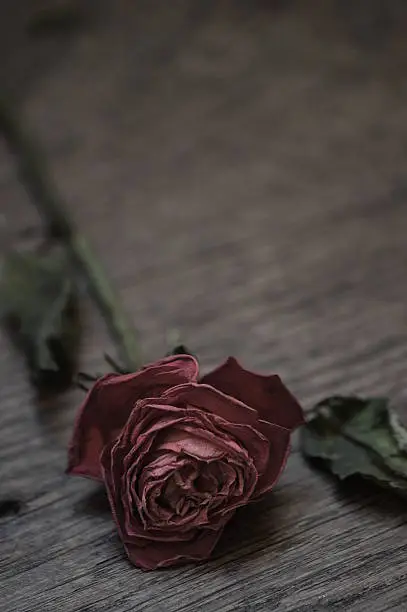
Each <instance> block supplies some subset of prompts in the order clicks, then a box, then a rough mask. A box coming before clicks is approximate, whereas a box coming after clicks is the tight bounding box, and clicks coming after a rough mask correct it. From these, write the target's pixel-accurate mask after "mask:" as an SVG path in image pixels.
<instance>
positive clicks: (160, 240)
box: [0, 0, 407, 612]
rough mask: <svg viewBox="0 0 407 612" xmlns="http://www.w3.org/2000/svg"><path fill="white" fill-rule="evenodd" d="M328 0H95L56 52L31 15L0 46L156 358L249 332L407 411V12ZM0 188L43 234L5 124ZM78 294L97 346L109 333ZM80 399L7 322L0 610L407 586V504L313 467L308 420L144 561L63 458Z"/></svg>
mask: <svg viewBox="0 0 407 612" xmlns="http://www.w3.org/2000/svg"><path fill="white" fill-rule="evenodd" d="M17 4H18V3H17ZM339 4H340V3H337V2H335V1H333V0H332V1H326V2H322V1H317V2H315V3H313V4H312V9H311V8H310V4H309V3H308V2H301V1H298V2H289V3H287V4H285V3H280V2H278V3H277V2H272V1H271V0H270V1H260V0H256V1H255V2H250V3H245V2H235V3H232V2H227V1H226V0H225V1H220V2H212V1H210V0H197V1H196V2H193V3H191V2H187V1H182V0H174V1H172V2H165V1H164V0H161V1H159V0H154V1H151V0H148V1H147V0H145V1H143V0H140V1H139V2H137V3H134V2H130V1H126V0H118V1H116V2H114V3H113V2H111V3H109V2H107V1H105V2H101V3H100V4H99V5H98V8H96V5H94V6H93V5H92V6H91V9H89V10H90V15H91V16H92V19H90V21H89V24H88V26H87V27H86V28H85V29H81V30H80V31H78V32H77V34H76V35H75V37H74V39H72V38H70V39H69V41H68V40H64V41H59V42H56V43H55V45H54V46H53V47H52V48H53V50H54V55H55V57H43V51H41V50H39V47H38V46H36V45H38V44H41V43H39V42H38V41H35V42H34V41H32V40H28V39H25V38H24V36H23V35H22V34H21V32H20V31H19V37H18V36H17V35H16V36H17V38H16V40H18V41H19V42H18V44H19V45H20V46H19V50H18V54H17V55H18V58H19V61H18V62H14V60H13V58H14V57H15V56H14V55H13V44H12V40H13V38H12V37H11V36H8V38H7V40H8V41H11V42H10V47H9V52H10V62H9V64H8V69H5V68H4V66H3V68H2V70H3V72H4V75H5V76H4V78H6V77H7V78H8V79H9V81H8V86H9V89H10V90H12V91H13V93H14V94H15V95H16V96H17V97H18V98H19V100H20V102H21V104H22V105H23V109H24V111H25V113H26V114H27V116H28V118H29V120H30V122H31V124H32V126H33V127H34V128H35V130H36V132H37V135H39V136H40V138H41V140H42V142H43V145H44V148H45V151H46V152H47V154H48V156H49V158H50V161H51V166H52V170H53V173H54V175H55V177H56V180H57V181H58V185H59V186H60V189H61V192H62V193H63V195H64V197H65V199H66V202H67V205H68V206H69V207H70V210H71V211H72V214H73V215H74V217H75V218H76V220H77V222H78V223H79V224H80V226H81V228H82V229H83V231H86V233H87V236H88V238H89V240H90V241H91V242H92V244H93V246H94V248H95V249H96V251H97V252H98V253H99V255H100V257H101V259H102V260H103V262H104V264H105V266H106V268H107V269H108V271H109V274H110V275H111V277H112V279H113V280H114V282H115V284H116V286H117V288H118V289H119V290H120V292H121V295H122V297H123V300H124V302H125V304H126V307H127V308H128V310H129V311H130V312H131V313H132V316H133V318H134V321H135V323H136V324H137V326H138V327H139V330H140V337H141V340H142V345H143V350H144V352H145V355H146V359H153V358H156V357H158V356H160V355H162V354H163V353H164V352H165V351H166V349H167V347H166V345H165V338H166V333H167V332H168V330H169V329H174V328H176V329H178V330H179V331H180V333H181V335H182V340H183V341H185V342H186V343H187V344H188V346H190V347H191V349H192V350H193V351H194V352H196V353H197V354H198V355H199V356H200V359H201V362H202V366H203V367H204V368H205V369H206V368H210V367H213V366H214V365H216V364H217V363H218V362H219V361H220V360H221V359H223V358H224V357H225V356H226V355H228V354H234V355H236V356H238V357H239V358H240V359H241V360H242V361H243V362H244V363H245V364H246V365H247V366H248V367H252V368H254V369H258V370H260V371H264V372H267V371H277V372H279V373H280V374H281V375H282V376H283V377H284V379H285V381H286V382H287V384H288V385H289V386H290V388H291V389H292V390H293V392H295V393H296V395H297V396H298V397H299V398H300V400H301V401H302V402H303V404H304V406H305V407H306V408H309V407H310V406H311V405H312V403H313V402H314V401H315V400H317V399H320V398H321V397H323V396H325V395H327V394H330V393H345V392H355V393H360V394H386V395H389V396H390V397H391V398H392V399H393V401H394V403H395V405H396V406H397V408H398V409H399V410H400V413H401V414H403V412H404V414H405V415H407V410H406V408H405V406H406V402H407V385H406V355H407V327H406V322H407V306H406V304H407V283H406V276H407V275H406V273H407V248H406V230H407V209H406V206H407V204H406V199H407V174H406V156H407V153H406V151H407V149H406V143H407V87H406V81H405V73H406V70H405V69H406V62H407V42H406V40H405V37H404V35H403V29H402V23H405V18H406V16H407V12H406V9H405V8H403V6H402V5H403V3H400V2H394V3H393V2H392V3H380V2H374V3H367V2H362V1H361V0H360V1H358V2H355V3H346V10H344V9H343V6H342V7H341V8H339V6H338V5H339ZM389 4H391V6H392V12H391V15H390V16H391V17H392V18H391V19H390V21H389V19H387V18H386V19H385V20H383V23H384V24H385V27H383V28H381V26H380V19H381V18H380V19H375V18H374V14H373V13H374V11H376V12H377V13H378V14H379V16H381V15H383V10H386V11H387V12H388V9H387V8H385V9H384V8H383V7H384V6H385V5H386V7H387V6H388V5H389ZM352 7H353V8H352ZM20 8H21V7H20ZM387 12H386V15H387ZM367 13H368V14H369V18H366V19H364V18H363V17H364V15H366V14H367ZM403 19H404V22H403ZM21 23H22V22H21V21H19V20H18V19H15V20H14V21H13V27H14V28H16V32H17V30H18V28H19V27H21ZM10 27H11V26H10ZM3 28H4V25H3V22H1V27H0V29H3ZM375 36H376V38H377V40H379V39H380V44H377V45H372V44H370V42H369V41H372V40H374V37H375ZM47 48H49V47H47ZM44 49H45V47H44V48H43V50H44ZM36 54H38V55H36ZM34 56H35V58H36V59H35V61H34V60H33V58H34ZM33 62H34V63H33ZM43 66H45V67H46V70H45V68H44V70H42V68H43ZM25 75H26V76H25ZM28 80H29V87H26V86H25V85H26V81H28ZM0 147H1V146H0ZM0 202H1V204H0V207H1V209H0V211H1V215H0V221H1V224H0V236H1V245H2V248H3V249H4V248H6V247H14V248H16V247H24V246H26V245H27V244H29V243H30V242H32V241H35V239H36V237H37V236H38V234H39V232H40V223H39V220H38V218H37V215H36V213H35V211H34V210H33V207H31V206H30V203H29V201H28V198H27V196H26V194H25V193H24V190H23V189H22V187H21V186H20V185H19V184H18V182H17V180H16V177H15V173H14V169H13V163H12V160H11V159H10V158H9V157H8V156H7V154H6V152H5V149H2V148H0ZM4 245H5V246H4ZM84 315H85V317H86V338H85V341H84V346H83V363H82V366H83V367H84V368H86V369H87V370H89V371H94V370H100V369H103V351H104V350H106V349H109V348H111V346H110V342H109V339H108V338H107V335H106V332H105V330H104V327H103V324H102V322H101V321H100V320H99V319H98V318H97V316H96V315H95V313H94V310H93V309H92V306H91V305H90V304H85V307H84ZM81 398H82V395H81V392H80V391H72V392H70V393H68V394H67V395H66V396H64V397H62V398H59V399H57V400H55V399H54V400H47V401H46V400H41V401H40V400H38V398H36V397H35V395H34V393H33V391H32V389H30V387H29V385H28V383H27V376H26V372H25V370H24V368H23V365H22V361H21V359H20V357H19V356H18V355H17V354H16V353H15V351H14V349H12V347H11V346H10V345H9V343H8V341H7V339H6V338H5V337H3V336H1V337H0V498H1V499H5V498H15V499H18V500H21V501H22V502H23V507H22V509H21V512H20V513H19V514H13V513H10V514H8V515H5V516H3V517H2V518H0V539H1V544H0V546H1V547H0V577H1V580H0V601H1V609H2V611H4V612H26V611H37V610H41V611H42V612H48V611H49V612H53V611H55V610H62V611H64V612H73V611H76V610H84V611H87V612H93V611H95V612H96V611H97V612H100V611H106V612H107V611H110V610H114V611H115V612H127V611H131V610H138V611H140V612H142V611H148V612H172V611H174V612H175V611H180V612H181V611H182V612H192V611H195V610H205V612H217V611H219V610H222V611H225V612H228V611H230V612H236V611H238V612H243V611H244V612H254V611H256V612H257V611H259V612H269V611H271V610H273V611H274V610H278V611H284V612H286V611H298V612H299V611H304V612H305V611H309V610H341V611H342V610H351V611H352V610H355V611H365V610H366V611H369V612H373V611H376V612H382V611H383V610H396V611H397V610H400V611H403V610H405V609H406V605H407V587H406V574H407V556H406V541H407V540H406V536H407V527H406V519H407V509H406V508H405V507H404V506H403V504H402V503H401V502H399V501H397V500H395V499H393V498H391V497H384V496H383V494H382V493H380V492H377V491H374V490H373V491H372V490H359V489H356V490H355V488H354V487H353V488H350V487H346V488H344V487H339V486H337V485H336V484H335V483H334V482H333V481H332V480H330V479H329V478H328V477H327V476H324V475H322V474H320V473H316V472H314V471H313V470H312V469H311V467H310V466H308V465H307V464H306V463H305V462H304V461H303V459H302V458H301V456H300V454H299V453H298V449H297V441H296V440H295V441H294V450H293V453H292V456H291V458H290V460H289V464H288V468H287V470H286V472H285V474H284V477H283V478H282V480H281V483H280V485H279V486H278V487H277V490H276V491H275V493H274V494H272V495H270V496H269V498H268V499H267V500H265V501H264V502H262V503H261V504H259V505H258V506H257V507H252V508H250V509H247V510H243V511H241V513H240V514H239V516H238V517H237V519H236V521H235V522H234V523H233V524H232V525H231V526H230V528H229V529H228V531H227V533H226V534H225V537H224V539H223V541H222V542H221V544H220V547H219V549H218V550H217V553H216V556H215V558H214V560H213V561H211V562H210V563H208V564H204V565H201V566H188V567H187V568H183V569H175V570H167V571H161V572H153V573H143V572H141V571H139V570H137V569H135V568H133V567H132V566H130V565H129V564H128V563H127V561H126V560H125V558H124V555H123V552H122V549H121V546H120V543H119V541H118V538H117V536H116V534H115V530H114V527H113V524H112V521H111V518H110V515H109V511H108V509H107V507H106V503H105V499H104V497H103V495H102V494H101V493H100V492H99V491H98V490H97V488H95V487H94V486H93V485H92V483H89V482H86V481H81V480H80V479H74V478H68V477H67V476H65V474H64V468H65V460H66V451H65V449H66V444H67V441H68V438H69V435H70V431H71V428H72V423H73V419H74V414H75V410H76V408H77V406H78V404H79V403H80V401H81Z"/></svg>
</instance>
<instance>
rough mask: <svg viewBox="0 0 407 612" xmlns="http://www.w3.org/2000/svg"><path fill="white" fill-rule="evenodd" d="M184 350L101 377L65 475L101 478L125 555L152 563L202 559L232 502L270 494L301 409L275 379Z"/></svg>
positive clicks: (77, 428)
mask: <svg viewBox="0 0 407 612" xmlns="http://www.w3.org/2000/svg"><path fill="white" fill-rule="evenodd" d="M198 378H199V370H198V364H197V362H196V360H195V359H194V358H193V357H191V356H189V355H177V356H173V357H169V358H167V359H163V360H161V361H157V362H156V363H153V364H151V365H148V366H146V367H144V368H142V369H141V370H140V371H138V372H136V373H135V374H127V375H119V374H108V375H107V376H104V377H103V378H101V379H100V380H98V381H97V382H96V384H95V385H94V386H93V388H92V389H91V391H90V392H89V394H88V396H87V398H86V399H85V402H84V404H83V405H82V407H81V409H80V411H79V414H78V417H77V420H76V424H75V429H74V433H73V437H72V441H71V444H70V448H69V466H68V472H70V473H71V474H78V475H81V476H88V477H90V478H94V479H96V480H103V481H104V483H105V486H106V489H107V493H108V497H109V501H110V505H111V509H112V513H113V517H114V519H115V521H116V524H117V528H118V531H119V534H120V537H121V539H122V541H123V544H124V547H125V549H126V552H127V555H128V557H129V559H130V561H132V562H133V563H134V564H135V565H137V566H139V567H141V568H143V569H154V568H156V567H163V566H168V565H173V564H176V563H181V562H186V561H188V560H201V559H205V558H207V557H208V556H209V555H210V554H211V552H212V550H213V548H214V546H215V544H216V542H217V541H218V539H219V537H220V535H221V533H222V530H223V528H224V526H225V524H226V523H227V522H228V521H229V520H230V519H231V517H232V516H233V514H234V513H235V510H236V508H238V507H239V506H243V505H245V504H247V503H248V502H249V501H251V500H254V499H256V498H258V497H259V496H260V495H262V494H263V493H266V492H267V491H269V490H270V489H271V488H272V487H273V486H274V484H275V483H276V481H277V479H278V477H279V476H280V474H281V472H282V469H283V467H284V464H285V461H286V458H287V455H288V452H289V439H290V432H291V431H292V430H293V429H294V428H295V427H297V426H298V425H300V424H301V423H302V422H303V415H302V411H301V408H300V406H299V404H298V403H297V401H296V400H295V399H294V397H293V396H292V395H291V394H290V393H289V391H288V390H287V389H286V387H285V386H284V385H283V383H282V382H281V380H280V378H279V377H278V376H260V375H259V374H254V373H252V372H249V371H247V370H245V369H243V368H242V367H241V366H240V365H239V364H238V362H237V361H236V360H235V359H234V358H229V359H228V360H227V361H226V362H225V363H224V364H223V365H221V366H220V367H219V368H218V369H216V370H214V371H213V372H211V373H210V374H207V375H206V376H204V377H203V378H201V379H200V380H198Z"/></svg>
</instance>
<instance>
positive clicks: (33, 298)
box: [0, 252, 80, 386]
mask: <svg viewBox="0 0 407 612" xmlns="http://www.w3.org/2000/svg"><path fill="white" fill-rule="evenodd" d="M0 316H1V318H2V320H3V321H5V322H6V323H8V328H9V329H10V330H11V331H12V332H13V337H14V339H15V340H16V342H17V343H18V345H19V346H20V347H21V348H22V349H23V351H24V353H25V356H26V358H27V362H28V365H29V368H30V371H31V375H32V379H33V382H34V383H35V384H36V385H38V386H43V385H52V386H55V385H57V386H60V385H66V384H68V383H69V382H71V379H72V374H73V370H74V367H75V361H76V354H77V349H78V344H79V336H80V325H79V316H78V303H77V295H76V288H75V285H74V282H73V280H72V277H71V274H70V269H69V265H68V261H67V258H66V257H65V256H64V254H63V253H59V252H58V253H51V254H49V255H46V256H44V255H37V254H32V253H30V254H18V253H13V254H11V255H9V256H8V257H7V259H6V260H5V261H4V264H3V269H2V275H1V283H0Z"/></svg>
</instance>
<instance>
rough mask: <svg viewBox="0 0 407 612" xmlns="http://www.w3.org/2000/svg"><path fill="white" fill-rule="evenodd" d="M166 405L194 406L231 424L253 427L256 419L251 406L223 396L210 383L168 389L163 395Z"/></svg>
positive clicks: (234, 398) (190, 384) (219, 390)
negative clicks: (172, 401) (173, 403)
mask: <svg viewBox="0 0 407 612" xmlns="http://www.w3.org/2000/svg"><path fill="white" fill-rule="evenodd" d="M162 397H163V399H165V400H166V401H167V402H168V403H171V400H176V402H177V405H182V404H184V405H190V406H196V407H198V408H200V409H201V410H203V411H205V412H212V413H213V414H216V415H217V416H220V417H222V418H224V419H225V420H226V421H229V422H231V423H238V424H239V425H241V424H242V423H244V424H246V425H255V424H256V422H257V419H258V414H257V412H256V410H253V406H251V405H246V404H245V403H243V402H242V401H240V400H239V398H237V397H233V396H231V395H230V394H225V393H224V392H222V389H219V388H216V389H215V388H214V386H211V385H210V383H208V384H203V383H202V384H201V383H194V382H191V383H187V384H183V385H179V386H178V387H174V388H172V389H168V390H167V391H165V392H164V393H163V396H162Z"/></svg>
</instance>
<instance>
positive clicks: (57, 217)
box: [0, 100, 142, 371]
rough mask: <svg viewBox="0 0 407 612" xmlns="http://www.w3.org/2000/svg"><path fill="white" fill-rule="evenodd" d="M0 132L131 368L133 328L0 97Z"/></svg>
mask: <svg viewBox="0 0 407 612" xmlns="http://www.w3.org/2000/svg"><path fill="white" fill-rule="evenodd" d="M0 133H1V134H3V137H4V139H5V141H6V143H7V146H8V148H9V150H10V152H11V153H12V154H13V155H14V156H15V158H16V160H17V163H18V174H19V176H20V179H21V181H22V183H23V185H24V186H25V189H26V190H27V192H28V194H29V196H30V197H31V199H32V202H33V204H34V205H35V206H36V208H37V210H38V212H39V214H40V215H41V216H42V217H43V219H44V221H45V223H46V225H47V227H48V233H49V235H50V237H52V238H56V239H58V240H61V241H62V242H63V243H64V245H65V247H66V249H67V251H68V253H69V255H70V257H71V259H72V262H73V264H74V265H75V267H77V268H78V270H79V271H80V272H81V274H82V275H83V277H84V278H85V279H86V283H87V286H88V290H89V293H90V294H91V296H92V297H93V299H94V301H95V302H96V304H97V306H98V308H99V310H100V312H101V314H102V315H103V317H104V319H105V321H106V324H107V326H108V328H109V332H110V334H111V336H112V337H113V339H114V340H115V341H116V344H117V346H118V348H119V354H120V358H121V360H122V363H123V366H124V367H125V368H126V369H128V370H130V371H134V370H136V369H137V368H139V367H140V366H141V364H142V362H141V358H140V355H139V351H138V343H137V339H136V332H135V330H134V328H133V326H132V324H131V323H130V321H129V319H128V317H127V315H126V313H125V311H124V309H123V307H122V304H121V302H120V298H119V297H118V295H117V293H116V292H115V291H114V289H113V288H112V286H111V284H110V282H109V279H108V278H107V276H106V274H105V272H104V270H103V267H102V266H101V264H100V263H99V261H98V259H97V257H96V256H95V255H94V253H93V252H92V249H91V247H90V246H89V244H88V242H87V241H86V238H85V237H84V236H83V235H82V234H81V233H80V232H79V231H78V230H77V228H76V227H75V224H74V223H73V221H72V220H71V219H69V216H68V214H67V209H66V207H65V205H64V203H63V201H62V199H61V197H60V195H59V193H58V190H57V188H56V185H55V184H54V182H53V180H52V179H51V176H50V173H49V171H48V168H47V164H46V160H45V157H44V155H43V153H42V151H41V149H40V147H39V146H38V145H37V143H36V142H35V141H34V139H33V137H32V136H31V135H30V133H29V131H28V130H27V129H26V127H25V126H23V124H22V122H21V119H20V118H19V117H17V114H16V112H15V111H14V109H13V108H12V107H11V104H8V103H6V101H5V100H0Z"/></svg>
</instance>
